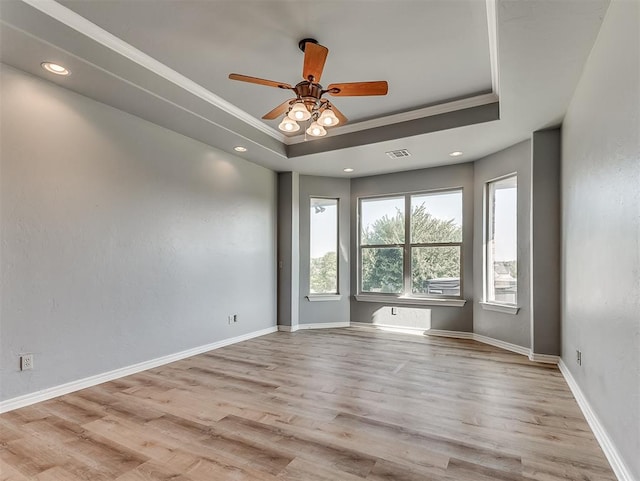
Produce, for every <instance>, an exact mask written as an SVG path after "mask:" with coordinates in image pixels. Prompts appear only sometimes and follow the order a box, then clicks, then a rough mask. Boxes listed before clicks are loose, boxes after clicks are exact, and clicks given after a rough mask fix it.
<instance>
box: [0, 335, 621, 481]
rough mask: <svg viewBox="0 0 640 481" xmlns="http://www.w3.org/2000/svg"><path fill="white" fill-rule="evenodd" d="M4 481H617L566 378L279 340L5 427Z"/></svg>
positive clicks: (425, 343) (1, 431)
mask: <svg viewBox="0 0 640 481" xmlns="http://www.w3.org/2000/svg"><path fill="white" fill-rule="evenodd" d="M0 473H1V474H0V480H2V481H8V480H11V481H19V480H25V479H36V480H40V481H54V480H59V481H78V480H91V481H113V480H117V481H143V480H147V481H148V480H173V481H198V480H206V481H212V480H222V481H238V480H251V481H285V480H289V481H316V480H317V481H358V480H363V479H366V480H369V481H383V480H394V481H430V480H450V481H466V480H469V481H496V480H498V481H500V480H509V481H511V480H540V481H555V480H573V481H575V480H598V481H603V480H615V477H614V475H613V473H612V472H611V469H610V468H609V466H608V464H607V461H606V459H605V457H604V455H603V453H602V451H601V450H600V448H599V446H598V444H597V442H596V441H595V439H594V436H593V434H592V433H591V431H590V430H589V427H588V426H587V423H586V422H585V420H584V418H583V416H582V414H581V412H580V410H579V408H578V406H577V404H576V402H575V400H574V399H573V397H572V395H571V393H570V391H569V389H568V387H567V385H566V383H565V382H564V380H563V378H562V376H561V374H560V372H559V371H558V370H557V369H556V368H555V367H546V366H543V365H537V364H534V363H531V362H529V361H528V360H526V359H525V358H524V357H523V356H520V355H517V354H512V353H509V352H506V351H502V350H500V349H497V348H493V347H490V346H486V345H483V344H479V343H476V342H474V341H464V340H455V339H444V338H426V337H420V336H408V335H402V334H394V333H386V332H382V331H375V330H372V329H365V328H347V329H331V330H319V331H299V332H296V333H275V334H271V335H268V336H264V337H261V338H258V339H254V340H251V341H247V342H243V343H240V344H235V345H233V346H229V347H225V348H223V349H219V350H216V351H211V352H209V353H207V354H202V355H199V356H196V357H193V358H190V359H186V360H183V361H179V362H176V363H173V364H170V365H167V366H163V367H160V368H156V369H152V370H150V371H145V372H143V373H139V374H136V375H133V376H129V377H126V378H123V379H119V380H117V381H112V382H109V383H106V384H102V385H100V386H96V387H93V388H90V389H85V390H83V391H79V392H76V393H73V394H69V395H66V396H63V397H60V398H57V399H54V400H51V401H47V402H43V403H40V404H37V405H34V406H30V407H27V408H23V409H19V410H16V411H13V412H9V413H5V414H3V415H2V416H0Z"/></svg>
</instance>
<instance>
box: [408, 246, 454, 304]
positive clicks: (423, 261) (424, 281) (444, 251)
mask: <svg viewBox="0 0 640 481" xmlns="http://www.w3.org/2000/svg"><path fill="white" fill-rule="evenodd" d="M411 291H412V293H413V294H431V295H441V296H459V295H460V246H452V247H413V248H412V249H411Z"/></svg>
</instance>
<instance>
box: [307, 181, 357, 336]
mask: <svg viewBox="0 0 640 481" xmlns="http://www.w3.org/2000/svg"><path fill="white" fill-rule="evenodd" d="M349 193H350V181H349V179H336V178H332V177H317V176H310V175H301V176H300V293H299V295H300V324H301V325H302V324H320V323H327V322H349V294H350V292H351V286H350V277H349V228H350V227H349V202H350V198H349ZM311 197H331V198H335V199H338V238H339V242H338V290H339V292H340V294H341V295H342V298H341V299H340V300H339V301H322V302H310V301H309V300H308V299H307V298H306V296H307V295H309V267H310V260H309V257H310V239H309V232H310V231H309V227H310V226H309V222H310V207H309V206H310V204H309V199H310V198H311Z"/></svg>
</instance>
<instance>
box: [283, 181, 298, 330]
mask: <svg viewBox="0 0 640 481" xmlns="http://www.w3.org/2000/svg"><path fill="white" fill-rule="evenodd" d="M299 192H300V176H299V175H298V173H297V172H281V173H280V174H278V325H280V326H293V327H295V326H297V325H298V321H299V314H300V307H299V306H300V298H299V297H300V296H299V291H300V283H299V282H298V279H299V278H300V221H299V217H300V205H299V204H300V196H299Z"/></svg>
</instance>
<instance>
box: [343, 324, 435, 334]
mask: <svg viewBox="0 0 640 481" xmlns="http://www.w3.org/2000/svg"><path fill="white" fill-rule="evenodd" d="M351 325H352V326H354V327H365V328H369V329H380V330H381V331H387V332H400V333H404V334H416V335H419V336H422V335H424V333H425V332H426V331H427V329H425V328H424V327H409V326H394V325H393V324H373V323H370V322H352V323H351Z"/></svg>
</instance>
